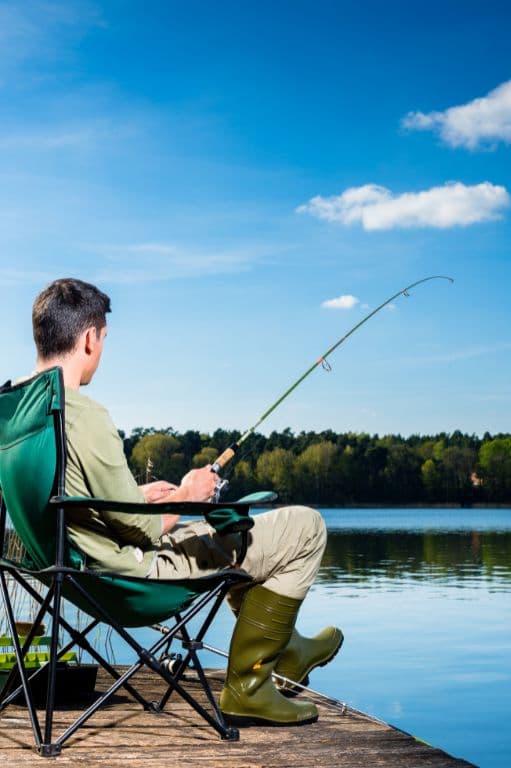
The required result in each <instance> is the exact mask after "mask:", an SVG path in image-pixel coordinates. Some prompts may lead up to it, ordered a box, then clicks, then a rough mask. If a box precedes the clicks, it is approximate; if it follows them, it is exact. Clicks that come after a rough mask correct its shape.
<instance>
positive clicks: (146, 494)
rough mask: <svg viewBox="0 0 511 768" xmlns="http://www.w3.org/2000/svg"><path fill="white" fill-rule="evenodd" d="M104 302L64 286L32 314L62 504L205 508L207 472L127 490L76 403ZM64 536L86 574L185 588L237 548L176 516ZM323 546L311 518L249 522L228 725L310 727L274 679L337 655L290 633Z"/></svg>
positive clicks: (97, 522) (82, 287) (115, 448)
mask: <svg viewBox="0 0 511 768" xmlns="http://www.w3.org/2000/svg"><path fill="white" fill-rule="evenodd" d="M109 312H110V299H109V298H108V296H106V294H104V293H102V292H101V291H100V290H99V289H98V288H96V287H95V286H93V285H91V284H89V283H85V282H83V281H81V280H76V279H72V278H66V279H61V280H56V281H55V282H53V283H51V285H49V286H48V287H47V288H46V289H45V290H43V291H42V293H40V294H39V296H38V297H37V298H36V300H35V302H34V306H33V312H32V322H33V331H34V341H35V344H36V348H37V363H36V371H37V372H40V371H43V370H46V369H48V368H51V367H53V366H55V365H58V366H61V368H62V370H63V374H64V384H65V390H66V393H65V422H66V441H67V454H68V457H67V469H66V492H67V493H69V494H73V495H79V496H96V497H100V498H106V499H117V500H120V501H135V502H140V501H146V502H148V503H158V502H169V501H170V502H171V501H176V502H177V501H207V500H208V499H209V498H211V496H212V495H213V492H214V489H215V484H216V482H217V480H218V477H217V476H216V475H215V474H214V473H213V472H212V471H211V468H210V466H207V467H203V468H201V469H194V470H192V471H191V472H189V473H188V474H187V475H185V477H183V479H182V480H181V483H180V484H179V485H173V484H171V483H167V482H164V481H157V482H154V483H149V484H147V485H142V486H137V484H136V482H135V479H134V478H133V476H132V474H131V472H130V470H129V468H128V465H127V462H126V458H125V456H124V452H123V447H122V442H121V440H120V438H119V435H118V433H117V430H116V429H115V427H114V425H113V423H112V421H111V419H110V416H109V415H108V413H107V411H106V410H105V409H104V408H103V407H102V406H100V405H98V404H97V403H95V402H94V401H92V400H90V399H89V398H87V397H85V396H84V395H82V394H81V393H80V391H79V390H80V387H81V386H85V385H87V384H89V382H90V381H91V380H92V378H93V376H94V374H95V372H96V370H97V367H98V365H99V362H100V359H101V355H102V351H103V345H104V341H105V337H106V333H107V326H106V315H107V314H108V313H109ZM68 532H69V536H70V538H71V539H72V540H73V542H74V544H75V545H76V546H77V547H79V548H80V549H81V550H82V551H83V552H84V553H85V554H86V556H87V561H88V565H89V567H97V568H102V569H107V570H108V569H110V570H112V571H115V572H117V573H122V574H129V575H136V576H140V577H148V578H156V579H158V578H162V579H172V578H176V579H177V578H187V577H189V576H190V577H193V576H197V575H205V574H207V573H212V572H218V571H219V570H221V569H223V568H228V567H233V566H234V565H235V564H236V561H237V558H238V554H239V549H240V537H239V535H238V534H233V535H231V536H225V537H221V536H219V535H218V534H217V533H216V532H215V531H214V529H213V528H211V527H210V526H209V525H208V524H206V523H205V522H193V523H188V522H187V523H183V522H180V520H179V515H172V514H162V515H131V514H130V515H125V514H121V513H116V512H101V513H99V512H97V511H95V510H94V509H89V510H87V511H80V512H75V513H74V514H73V515H72V516H70V520H69V525H68ZM325 544H326V531H325V525H324V522H323V520H322V518H321V516H320V515H319V514H318V512H316V511H315V510H313V509H310V508H308V507H302V506H294V507H283V508H281V509H278V510H274V511H272V512H267V513H265V514H261V515H257V516H256V517H255V524H254V527H253V529H252V530H251V531H250V533H249V545H248V549H247V553H246V556H245V558H244V560H243V569H244V570H245V571H247V572H248V573H249V574H250V575H251V576H252V577H253V579H254V582H255V586H252V585H251V586H250V588H248V589H247V588H245V589H244V590H243V591H240V590H238V591H237V592H236V591H235V590H232V591H231V595H230V598H229V602H230V604H231V607H232V609H233V611H234V612H235V614H236V615H237V622H236V626H235V629H234V633H233V637H232V640H231V646H230V652H229V664H228V670H227V676H226V681H225V686H224V689H223V691H222V693H221V697H220V707H221V709H222V711H223V712H224V714H225V715H226V717H227V718H229V719H230V720H231V721H233V722H238V723H243V722H247V723H248V722H254V721H255V722H259V721H261V722H266V723H271V724H274V725H291V724H292V725H296V724H303V723H309V722H313V721H314V720H316V719H317V716H318V715H317V709H316V707H315V706H314V704H312V703H310V702H302V701H300V702H297V701H294V700H291V699H290V698H287V697H285V696H284V695H282V693H281V692H280V691H279V690H277V688H276V687H275V685H274V684H273V682H272V673H273V672H274V671H275V672H277V673H279V674H281V675H283V676H285V677H288V678H290V679H292V680H295V681H298V682H299V681H302V680H305V679H306V678H307V676H308V674H309V672H310V671H311V670H312V669H313V668H314V667H316V666H318V665H324V664H326V663H327V662H328V661H330V660H331V659H332V658H333V656H334V655H335V654H336V653H337V651H338V649H339V647H340V645H341V643H342V633H341V631H340V630H339V629H336V628H335V627H328V628H327V629H325V630H323V632H321V633H320V634H319V635H318V636H317V637H315V638H312V639H308V638H303V637H301V635H299V634H298V632H297V631H296V630H295V629H294V625H295V621H296V617H297V614H298V610H299V608H300V605H301V603H302V601H303V599H304V598H305V596H306V594H307V591H308V589H309V587H310V586H311V584H312V583H313V581H314V578H315V576H316V573H317V571H318V569H319V566H320V562H321V557H322V554H323V551H324V548H325Z"/></svg>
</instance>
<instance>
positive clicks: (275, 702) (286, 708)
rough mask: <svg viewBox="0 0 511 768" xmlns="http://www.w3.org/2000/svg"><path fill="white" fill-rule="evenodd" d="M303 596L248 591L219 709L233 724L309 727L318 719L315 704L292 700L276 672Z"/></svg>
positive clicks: (234, 635) (268, 591)
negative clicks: (278, 686)
mask: <svg viewBox="0 0 511 768" xmlns="http://www.w3.org/2000/svg"><path fill="white" fill-rule="evenodd" d="M300 605H301V600H295V599H293V598H291V597H283V596H281V595H277V594H276V593H275V592H271V591H270V590H269V589H266V588H265V587H262V586H260V585H257V586H255V587H253V588H252V589H251V590H250V591H249V592H247V594H246V596H245V599H244V601H243V604H242V606H241V609H240V612H239V616H238V621H237V622H236V626H235V628H234V632H233V635H232V640H231V647H230V650H229V665H228V667H227V675H226V679H225V685H224V689H223V691H222V693H221V694H220V709H221V710H222V712H223V713H224V715H225V716H226V718H227V719H228V720H229V721H230V722H231V723H233V724H234V725H252V724H256V723H262V724H264V725H304V724H305V723H313V722H314V721H315V720H317V719H318V710H317V709H316V707H315V705H314V704H312V703H311V702H306V701H300V702H296V701H290V700H289V699H287V698H286V697H285V696H283V695H282V694H281V693H279V691H277V689H276V688H275V686H274V684H273V681H272V672H273V670H274V668H275V664H276V662H277V660H278V658H279V656H280V654H281V653H282V651H283V650H284V648H285V647H286V645H287V644H288V642H289V639H290V637H291V633H292V630H293V627H294V623H295V621H296V616H297V614H298V609H299V607H300Z"/></svg>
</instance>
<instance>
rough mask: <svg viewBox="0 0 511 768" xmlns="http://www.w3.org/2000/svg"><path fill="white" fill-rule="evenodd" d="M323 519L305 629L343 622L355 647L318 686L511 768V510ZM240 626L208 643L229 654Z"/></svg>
mask: <svg viewBox="0 0 511 768" xmlns="http://www.w3.org/2000/svg"><path fill="white" fill-rule="evenodd" d="M322 513H323V515H324V518H325V520H326V522H327V525H328V529H329V541H328V547H327V551H326V553H325V557H324V560H323V565H322V568H321V571H320V574H319V578H318V580H317V583H316V585H315V586H314V587H313V589H312V590H311V592H310V593H309V596H308V598H307V600H306V601H305V603H304V604H303V607H302V610H301V613H300V617H299V621H298V627H299V629H300V630H301V631H302V633H304V634H314V633H315V632H317V631H318V630H319V629H320V628H321V627H323V626H324V625H326V624H330V623H335V624H337V625H338V626H340V627H341V628H342V629H343V631H344V634H345V642H344V646H343V649H342V651H341V652H340V653H339V655H338V656H337V657H336V658H335V660H334V661H333V662H332V663H331V664H330V665H329V666H328V667H325V668H323V669H318V670H316V671H315V672H314V673H313V675H312V679H311V685H312V686H313V687H314V688H316V689H318V690H320V691H323V692H324V693H327V694H330V695H332V696H334V697H337V698H341V699H343V700H344V701H346V702H348V703H349V704H350V705H352V706H354V707H356V708H357V709H361V710H363V711H365V712H368V713H371V714H373V715H376V716H377V717H379V718H381V719H383V720H385V721H387V722H390V723H392V724H393V725H396V726H397V727H399V728H402V729H403V730H405V731H408V732H409V733H412V734H414V735H415V736H417V737H419V738H421V739H423V740H425V741H427V742H429V743H431V744H433V745H434V746H437V747H440V748H442V749H444V750H446V751H447V752H449V753H450V754H453V755H456V756H458V757H463V758H465V759H466V760H469V761H471V762H473V763H475V764H476V765H478V766H481V768H509V766H510V765H511V729H510V727H509V717H510V714H511V685H510V682H511V664H510V660H511V632H510V630H511V600H510V592H511V510H507V509H503V510H490V509H485V510H470V509H461V510H460V509H442V510H438V509H435V510H428V509H412V510H404V509H363V510H362V509H354V510H352V509H323V510H322ZM232 627H233V619H232V617H231V615H230V612H229V610H228V609H227V607H226V606H224V607H223V608H222V609H221V612H220V615H219V617H218V620H217V622H216V624H215V625H214V627H213V628H212V629H211V630H210V632H209V635H208V638H207V639H208V640H209V642H210V643H211V644H212V645H214V646H217V647H218V646H219V647H221V648H225V647H226V646H228V638H229V637H230V634H231V631H232ZM115 657H116V661H118V662H119V663H122V662H127V661H131V657H130V655H129V653H127V652H125V651H123V650H122V649H121V648H117V647H116V648H115ZM205 663H207V664H208V665H211V666H223V662H222V661H221V660H220V661H219V659H218V657H214V656H211V657H209V658H205Z"/></svg>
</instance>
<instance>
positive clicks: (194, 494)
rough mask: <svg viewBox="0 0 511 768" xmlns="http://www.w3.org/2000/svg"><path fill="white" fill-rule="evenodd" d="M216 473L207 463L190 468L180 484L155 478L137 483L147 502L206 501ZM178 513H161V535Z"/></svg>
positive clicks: (215, 481)
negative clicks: (147, 481)
mask: <svg viewBox="0 0 511 768" xmlns="http://www.w3.org/2000/svg"><path fill="white" fill-rule="evenodd" d="M217 481H218V475H217V474H215V473H214V472H212V471H211V465H210V464H208V465H207V466H205V467H202V468H201V469H192V470H191V471H190V472H188V474H186V475H185V476H184V477H183V479H182V480H181V484H180V485H174V484H173V483H167V482H166V481H165V480H156V481H155V482H154V483H147V484H146V485H139V488H140V490H141V491H142V493H143V494H144V497H145V500H146V501H147V502H148V503H149V504H163V503H166V502H172V501H208V499H210V498H211V497H212V496H213V494H214V492H215V485H216V483H217ZM179 517H180V515H171V514H168V513H167V514H164V515H162V535H163V534H165V533H168V532H169V531H170V530H172V528H173V527H174V526H175V524H176V523H177V521H178V520H179Z"/></svg>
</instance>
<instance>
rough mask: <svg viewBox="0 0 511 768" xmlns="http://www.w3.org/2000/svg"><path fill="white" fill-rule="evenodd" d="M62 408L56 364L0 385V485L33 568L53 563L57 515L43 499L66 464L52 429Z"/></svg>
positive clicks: (55, 490) (56, 482)
mask: <svg viewBox="0 0 511 768" xmlns="http://www.w3.org/2000/svg"><path fill="white" fill-rule="evenodd" d="M63 410H64V386H63V380H62V371H61V369H60V368H52V369H50V370H48V371H44V372H43V373H40V374H38V375H36V376H34V377H32V378H31V379H27V380H25V381H23V382H21V383H19V384H15V385H14V386H9V385H6V386H4V387H2V389H0V488H1V490H2V494H3V498H4V501H5V504H6V507H7V510H8V513H9V517H10V519H11V522H12V524H13V526H14V528H15V530H16V532H17V534H18V536H19V537H20V539H21V541H22V543H23V545H24V546H25V549H26V551H27V554H28V557H29V559H30V560H31V561H32V563H33V565H34V567H35V568H46V567H48V566H50V565H52V564H54V563H55V551H56V535H57V519H56V512H55V511H54V510H52V509H50V508H49V506H48V502H49V499H50V497H51V496H52V494H54V493H57V492H58V490H59V489H58V484H59V474H60V473H63V471H64V468H65V443H64V441H63V440H61V445H59V444H58V442H59V441H58V440H57V432H56V429H57V427H56V425H57V419H58V414H60V415H61V416H63ZM62 490H63V489H62Z"/></svg>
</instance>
